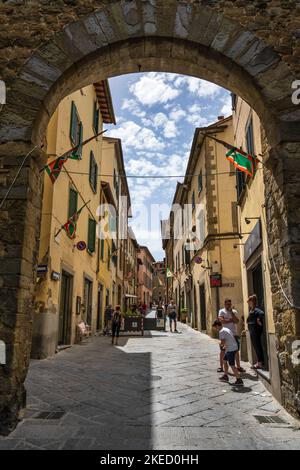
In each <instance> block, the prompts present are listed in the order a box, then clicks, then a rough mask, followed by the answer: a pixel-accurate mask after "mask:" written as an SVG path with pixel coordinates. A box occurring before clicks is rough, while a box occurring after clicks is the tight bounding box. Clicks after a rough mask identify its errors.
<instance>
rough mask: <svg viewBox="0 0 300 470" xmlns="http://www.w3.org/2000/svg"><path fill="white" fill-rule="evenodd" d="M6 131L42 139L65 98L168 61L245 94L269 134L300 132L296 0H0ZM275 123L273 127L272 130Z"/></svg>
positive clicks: (167, 66) (299, 10)
mask: <svg viewBox="0 0 300 470" xmlns="http://www.w3.org/2000/svg"><path fill="white" fill-rule="evenodd" d="M0 21H1V23H2V28H1V31H0V47H1V50H2V53H1V60H0V67H1V72H0V74H1V78H2V79H4V80H5V82H6V84H7V87H8V95H7V104H6V105H5V106H4V107H3V109H2V112H1V115H0V123H1V130H0V139H1V140H2V141H11V140H15V141H16V140H31V139H32V140H37V139H39V136H40V135H42V134H43V132H44V130H45V126H46V125H47V122H48V120H49V117H50V116H51V114H52V112H53V111H54V109H55V107H56V106H57V104H58V102H59V100H60V99H62V98H63V97H64V96H65V95H66V94H68V93H70V92H72V91H74V90H75V89H78V88H79V87H81V86H83V85H86V84H88V83H91V82H92V81H96V80H98V79H100V78H104V77H105V76H113V75H117V74H121V73H129V72H134V71H138V64H139V65H141V66H142V70H144V71H145V70H164V71H172V72H178V73H186V74H190V75H195V76H198V77H200V78H205V79H207V80H211V81H214V82H215V83H218V84H219V85H222V86H225V87H226V88H228V89H231V90H232V91H234V92H236V93H238V94H239V95H241V96H242V97H243V98H244V99H245V100H246V101H248V102H249V104H250V105H251V106H252V107H253V108H254V109H256V111H257V112H258V114H259V115H260V117H261V119H262V121H263V123H264V125H265V127H267V133H269V138H270V139H272V138H273V136H274V134H276V133H277V132H279V131H278V123H279V122H281V123H283V124H281V125H280V126H279V127H280V128H281V129H283V131H282V130H281V131H280V132H288V133H289V138H291V136H292V135H296V134H297V133H298V132H299V121H300V109H299V106H298V107H297V106H295V105H293V103H292V100H291V95H292V89H291V86H292V82H293V80H296V79H297V76H298V77H299V78H300V60H299V58H300V39H299V38H300V5H299V2H297V1H291V0H290V1H288V0H285V1H283V0H282V1H279V0H277V1H275V0H265V1H258V0H257V1H253V2H249V1H244V0H240V1H236V2H233V1H226V0H219V1H217V0H206V1H204V0H203V1H198V0H184V1H180V0H178V1H177V0H111V1H108V0H103V1H97V0H96V1H88V0H74V1H71V0H68V1H67V0H65V1H63V0H57V1H55V2H48V1H43V0H41V1H34V0H32V1H30V2H27V1H20V0H15V1H14V0H11V1H7V2H4V4H3V5H1V7H0ZM268 128H269V129H268Z"/></svg>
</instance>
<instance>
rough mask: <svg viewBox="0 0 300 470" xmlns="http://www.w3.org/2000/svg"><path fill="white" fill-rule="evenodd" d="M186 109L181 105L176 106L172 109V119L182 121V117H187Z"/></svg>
mask: <svg viewBox="0 0 300 470" xmlns="http://www.w3.org/2000/svg"><path fill="white" fill-rule="evenodd" d="M186 114H187V113H186V111H184V110H183V109H182V108H181V107H180V106H175V107H174V108H173V109H172V111H170V114H169V116H170V119H172V120H173V121H175V122H178V121H180V120H181V119H182V118H184V117H185V115H186Z"/></svg>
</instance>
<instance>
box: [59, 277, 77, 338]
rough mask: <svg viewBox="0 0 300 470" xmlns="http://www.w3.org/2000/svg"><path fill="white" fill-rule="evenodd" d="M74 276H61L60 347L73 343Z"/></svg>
mask: <svg viewBox="0 0 300 470" xmlns="http://www.w3.org/2000/svg"><path fill="white" fill-rule="evenodd" d="M72 291H73V276H71V275H70V274H69V273H67V272H66V271H63V272H62V275H61V292H60V306H59V324H58V345H59V346H61V345H66V344H70V342H71V324H72Z"/></svg>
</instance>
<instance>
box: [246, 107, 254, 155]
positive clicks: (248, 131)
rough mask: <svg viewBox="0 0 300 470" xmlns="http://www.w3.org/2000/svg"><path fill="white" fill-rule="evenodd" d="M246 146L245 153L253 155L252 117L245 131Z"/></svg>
mask: <svg viewBox="0 0 300 470" xmlns="http://www.w3.org/2000/svg"><path fill="white" fill-rule="evenodd" d="M246 144H247V152H248V153H250V154H251V155H254V135H253V120H252V116H251V118H250V121H249V123H248V126H247V129H246Z"/></svg>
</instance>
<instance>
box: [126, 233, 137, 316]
mask: <svg viewBox="0 0 300 470" xmlns="http://www.w3.org/2000/svg"><path fill="white" fill-rule="evenodd" d="M138 252H139V244H138V242H137V240H136V238H135V234H134V232H133V230H132V228H131V227H128V237H127V240H126V245H125V291H124V301H125V311H127V310H128V309H129V308H130V307H131V306H132V305H136V304H137V300H138V296H137V284H138V280H137V275H138V261H137V260H138Z"/></svg>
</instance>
